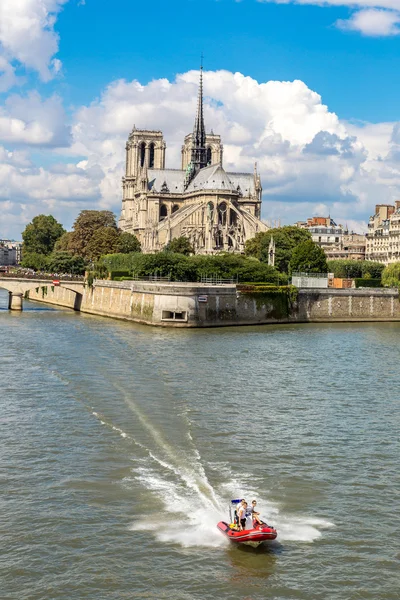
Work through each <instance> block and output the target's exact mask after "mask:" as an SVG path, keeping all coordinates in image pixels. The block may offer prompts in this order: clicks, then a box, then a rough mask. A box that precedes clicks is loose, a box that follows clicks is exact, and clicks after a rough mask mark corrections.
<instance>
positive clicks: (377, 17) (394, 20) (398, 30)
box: [336, 8, 400, 37]
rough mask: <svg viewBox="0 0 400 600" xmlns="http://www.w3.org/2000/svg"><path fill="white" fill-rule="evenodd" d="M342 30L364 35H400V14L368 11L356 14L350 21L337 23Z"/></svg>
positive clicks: (389, 11) (374, 10)
mask: <svg viewBox="0 0 400 600" xmlns="http://www.w3.org/2000/svg"><path fill="white" fill-rule="evenodd" d="M336 25H337V26H338V27H339V28H340V29H344V30H348V31H358V32H359V33H362V34H363V35H367V36H376V37H386V36H393V35H399V34H400V12H397V11H392V10H380V9H374V8H371V9H367V10H360V11H358V12H356V13H354V14H353V15H352V16H351V17H350V18H349V19H347V20H343V19H340V20H338V21H336Z"/></svg>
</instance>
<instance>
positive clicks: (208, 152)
mask: <svg viewBox="0 0 400 600" xmlns="http://www.w3.org/2000/svg"><path fill="white" fill-rule="evenodd" d="M211 163H212V148H211V146H208V147H207V165H211Z"/></svg>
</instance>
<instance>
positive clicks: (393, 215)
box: [366, 200, 400, 265]
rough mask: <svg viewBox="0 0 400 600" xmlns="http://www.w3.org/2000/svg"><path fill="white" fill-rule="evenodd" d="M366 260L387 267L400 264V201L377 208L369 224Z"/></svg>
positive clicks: (380, 205) (378, 205) (379, 205)
mask: <svg viewBox="0 0 400 600" xmlns="http://www.w3.org/2000/svg"><path fill="white" fill-rule="evenodd" d="M366 259H367V260H373V261H377V262H381V263H384V264H386V265H387V264H389V263H393V262H400V200H397V201H396V202H395V204H394V205H392V204H377V205H376V206H375V214H374V215H372V216H371V217H370V219H369V223H368V233H367V248H366Z"/></svg>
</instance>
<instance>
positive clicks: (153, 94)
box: [71, 71, 400, 222]
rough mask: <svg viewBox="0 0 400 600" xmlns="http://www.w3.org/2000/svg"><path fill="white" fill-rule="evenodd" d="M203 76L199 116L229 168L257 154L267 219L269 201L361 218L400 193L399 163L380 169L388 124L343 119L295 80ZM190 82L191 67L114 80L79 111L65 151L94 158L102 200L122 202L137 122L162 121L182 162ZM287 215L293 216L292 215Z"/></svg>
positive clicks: (152, 124) (192, 100) (173, 161)
mask: <svg viewBox="0 0 400 600" xmlns="http://www.w3.org/2000/svg"><path fill="white" fill-rule="evenodd" d="M204 79H205V93H206V96H207V97H206V108H205V118H206V124H207V126H208V128H209V129H211V128H212V129H213V130H214V132H217V133H220V134H221V136H222V140H223V143H224V165H225V167H226V168H227V170H249V171H252V169H253V165H254V162H255V161H257V162H258V168H259V170H260V172H261V175H262V180H263V187H264V200H265V207H264V215H265V216H266V217H268V216H269V211H270V207H271V206H272V205H273V204H274V203H276V205H279V206H280V207H281V209H282V215H283V213H284V212H285V211H286V210H288V212H289V214H292V211H291V208H290V207H291V206H296V207H299V206H301V205H302V204H303V203H304V211H302V213H303V214H299V215H298V218H305V217H306V216H307V213H306V214H304V213H305V211H306V210H308V209H307V208H306V207H308V206H309V205H310V204H311V205H312V206H314V207H315V206H319V205H321V203H322V204H324V203H325V204H327V205H329V206H331V205H333V204H335V203H336V205H337V206H341V207H342V208H341V209H340V213H341V214H343V215H344V216H346V217H347V218H348V219H349V218H350V217H351V216H352V218H353V219H354V220H357V215H359V216H360V218H359V219H358V221H360V222H363V221H365V219H366V218H367V217H368V216H369V211H370V210H372V206H373V205H374V203H375V200H376V198H375V195H376V194H378V195H379V196H381V197H385V199H386V200H387V201H390V200H393V199H394V197H395V196H396V195H397V194H399V195H400V187H398V184H397V181H396V178H397V175H396V173H397V166H394V167H393V168H392V170H390V169H389V173H392V176H391V184H390V186H389V187H388V186H387V183H384V178H385V176H384V174H383V172H384V169H383V167H384V166H385V169H386V168H388V166H387V161H388V160H389V152H390V148H391V145H392V142H391V135H392V131H393V124H382V125H381V126H374V125H368V124H362V123H361V124H351V125H349V124H348V123H345V122H341V121H340V119H339V118H338V116H337V115H335V114H334V113H332V112H331V111H329V109H328V107H327V106H325V105H324V104H323V103H322V101H321V97H320V96H319V94H317V93H316V92H314V91H313V90H310V89H309V88H308V87H307V86H306V85H305V84H304V83H303V82H301V81H293V82H280V81H269V82H267V83H258V82H257V81H256V80H254V79H252V78H251V77H246V76H244V75H242V74H241V73H230V72H227V71H218V72H206V73H205V75H204ZM197 84H198V73H197V72H195V71H189V72H188V73H184V74H182V75H179V76H178V77H177V78H176V81H175V82H169V81H167V80H165V79H160V80H156V81H152V82H151V83H149V84H148V85H141V84H140V83H139V82H137V81H133V82H127V81H116V82H113V83H112V84H111V85H110V86H109V87H108V88H107V89H106V90H105V91H104V93H103V95H102V97H101V98H100V99H99V100H97V101H96V102H94V103H93V104H92V105H90V106H88V107H83V108H81V109H80V110H79V111H78V112H77V113H76V115H75V124H74V126H73V137H74V144H73V147H72V149H71V152H75V153H79V154H82V155H83V156H86V157H87V164H88V166H92V167H93V166H94V165H99V166H100V167H101V169H102V171H103V172H104V178H103V180H102V183H101V185H100V190H101V201H100V202H101V206H108V207H112V208H114V210H116V211H119V209H120V202H121V192H120V178H121V174H122V173H123V169H124V146H125V142H126V139H127V136H128V133H129V131H130V129H131V127H132V125H133V124H134V123H135V124H136V126H137V127H139V128H152V129H161V130H162V131H163V133H164V136H165V139H166V142H167V166H168V167H177V166H179V164H180V148H181V144H182V141H183V137H184V135H185V134H186V133H188V132H189V131H191V129H192V126H193V118H194V114H195V106H196V94H197ZM378 154H379V155H380V157H381V158H380V159H379V158H378V159H377V157H378ZM378 173H379V176H378ZM378 181H379V183H378ZM296 211H297V208H296ZM285 219H286V220H287V221H289V222H292V221H293V220H296V219H295V216H294V213H293V217H292V218H290V217H285Z"/></svg>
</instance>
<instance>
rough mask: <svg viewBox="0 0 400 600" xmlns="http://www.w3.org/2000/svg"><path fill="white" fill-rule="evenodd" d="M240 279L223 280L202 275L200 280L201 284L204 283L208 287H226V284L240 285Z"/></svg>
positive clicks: (213, 276)
mask: <svg viewBox="0 0 400 600" xmlns="http://www.w3.org/2000/svg"><path fill="white" fill-rule="evenodd" d="M238 281H239V280H238V277H236V278H231V279H223V278H222V277H219V276H218V275H202V276H201V279H200V283H204V284H207V285H224V284H230V283H231V284H236V283H238Z"/></svg>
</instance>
